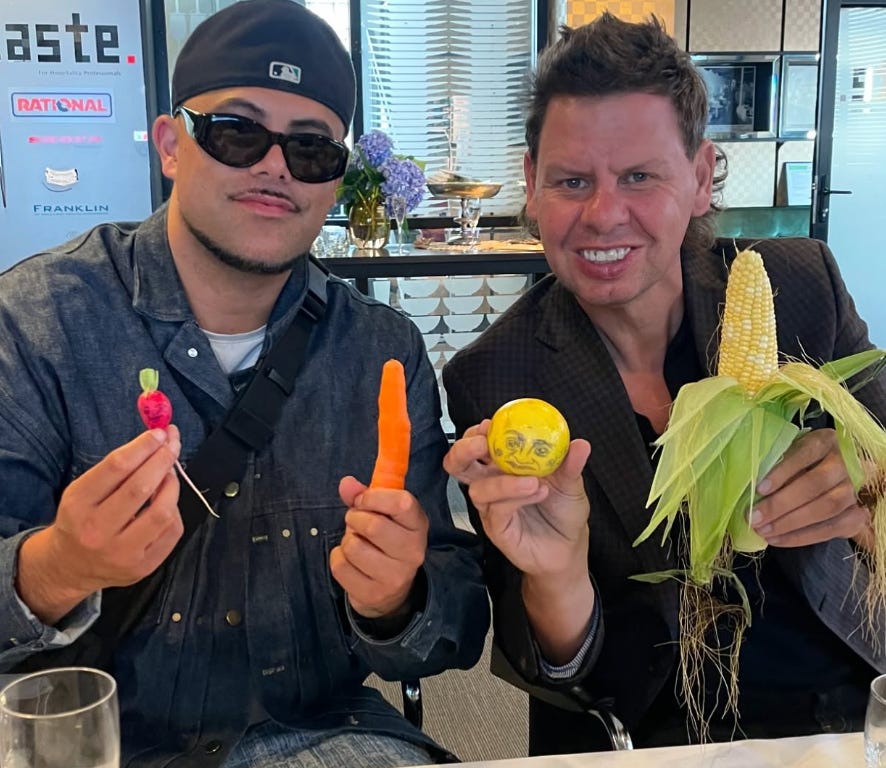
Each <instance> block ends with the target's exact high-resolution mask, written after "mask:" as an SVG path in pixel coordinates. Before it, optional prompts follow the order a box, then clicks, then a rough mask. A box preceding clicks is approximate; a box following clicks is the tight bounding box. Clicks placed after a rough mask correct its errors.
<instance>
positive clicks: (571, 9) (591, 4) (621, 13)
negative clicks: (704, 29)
mask: <svg viewBox="0 0 886 768" xmlns="http://www.w3.org/2000/svg"><path fill="white" fill-rule="evenodd" d="M604 11H609V12H610V13H611V14H613V15H614V16H618V18H620V19H624V20H625V21H643V20H644V19H648V18H649V16H650V15H651V14H655V15H656V16H659V17H661V18H662V19H663V20H664V23H665V26H666V27H667V28H668V30H673V27H674V0H571V2H570V3H569V5H568V7H567V10H566V23H567V24H569V26H571V27H577V26H580V25H582V24H587V23H588V22H589V21H593V20H594V19H596V18H597V16H599V15H600V14H601V13H603V12H604Z"/></svg>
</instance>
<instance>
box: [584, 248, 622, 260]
mask: <svg viewBox="0 0 886 768" xmlns="http://www.w3.org/2000/svg"><path fill="white" fill-rule="evenodd" d="M630 250H631V249H630V248H609V249H608V250H606V251H581V255H582V258H584V259H586V260H587V261H619V260H620V259H623V258H624V257H625V256H627V255H628V251H630Z"/></svg>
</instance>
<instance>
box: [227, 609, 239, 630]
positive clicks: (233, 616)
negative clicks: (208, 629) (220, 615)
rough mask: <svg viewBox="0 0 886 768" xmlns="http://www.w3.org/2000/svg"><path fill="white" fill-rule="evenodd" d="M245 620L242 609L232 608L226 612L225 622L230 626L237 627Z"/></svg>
mask: <svg viewBox="0 0 886 768" xmlns="http://www.w3.org/2000/svg"><path fill="white" fill-rule="evenodd" d="M241 621H243V616H242V615H241V614H240V611H235V610H233V609H232V610H230V611H228V612H227V613H226V614H225V622H226V623H227V625H228V626H229V627H236V626H238V625H239V624H240V622H241Z"/></svg>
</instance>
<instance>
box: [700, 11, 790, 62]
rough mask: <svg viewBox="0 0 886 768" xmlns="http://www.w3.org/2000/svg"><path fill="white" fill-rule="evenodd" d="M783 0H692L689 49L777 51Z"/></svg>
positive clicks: (703, 50)
mask: <svg viewBox="0 0 886 768" xmlns="http://www.w3.org/2000/svg"><path fill="white" fill-rule="evenodd" d="M781 9H782V0H692V5H691V6H690V10H689V13H690V16H689V50H690V51H692V52H699V53H701V52H704V53H715V52H717V51H728V52H730V53H732V52H735V51H777V50H779V49H780V48H781V21H782V15H781Z"/></svg>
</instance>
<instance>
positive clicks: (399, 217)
mask: <svg viewBox="0 0 886 768" xmlns="http://www.w3.org/2000/svg"><path fill="white" fill-rule="evenodd" d="M390 204H391V215H392V216H393V217H394V223H395V224H396V225H397V255H398V256H402V255H403V224H404V222H405V221H406V198H405V197H403V195H392V196H391V200H390Z"/></svg>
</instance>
